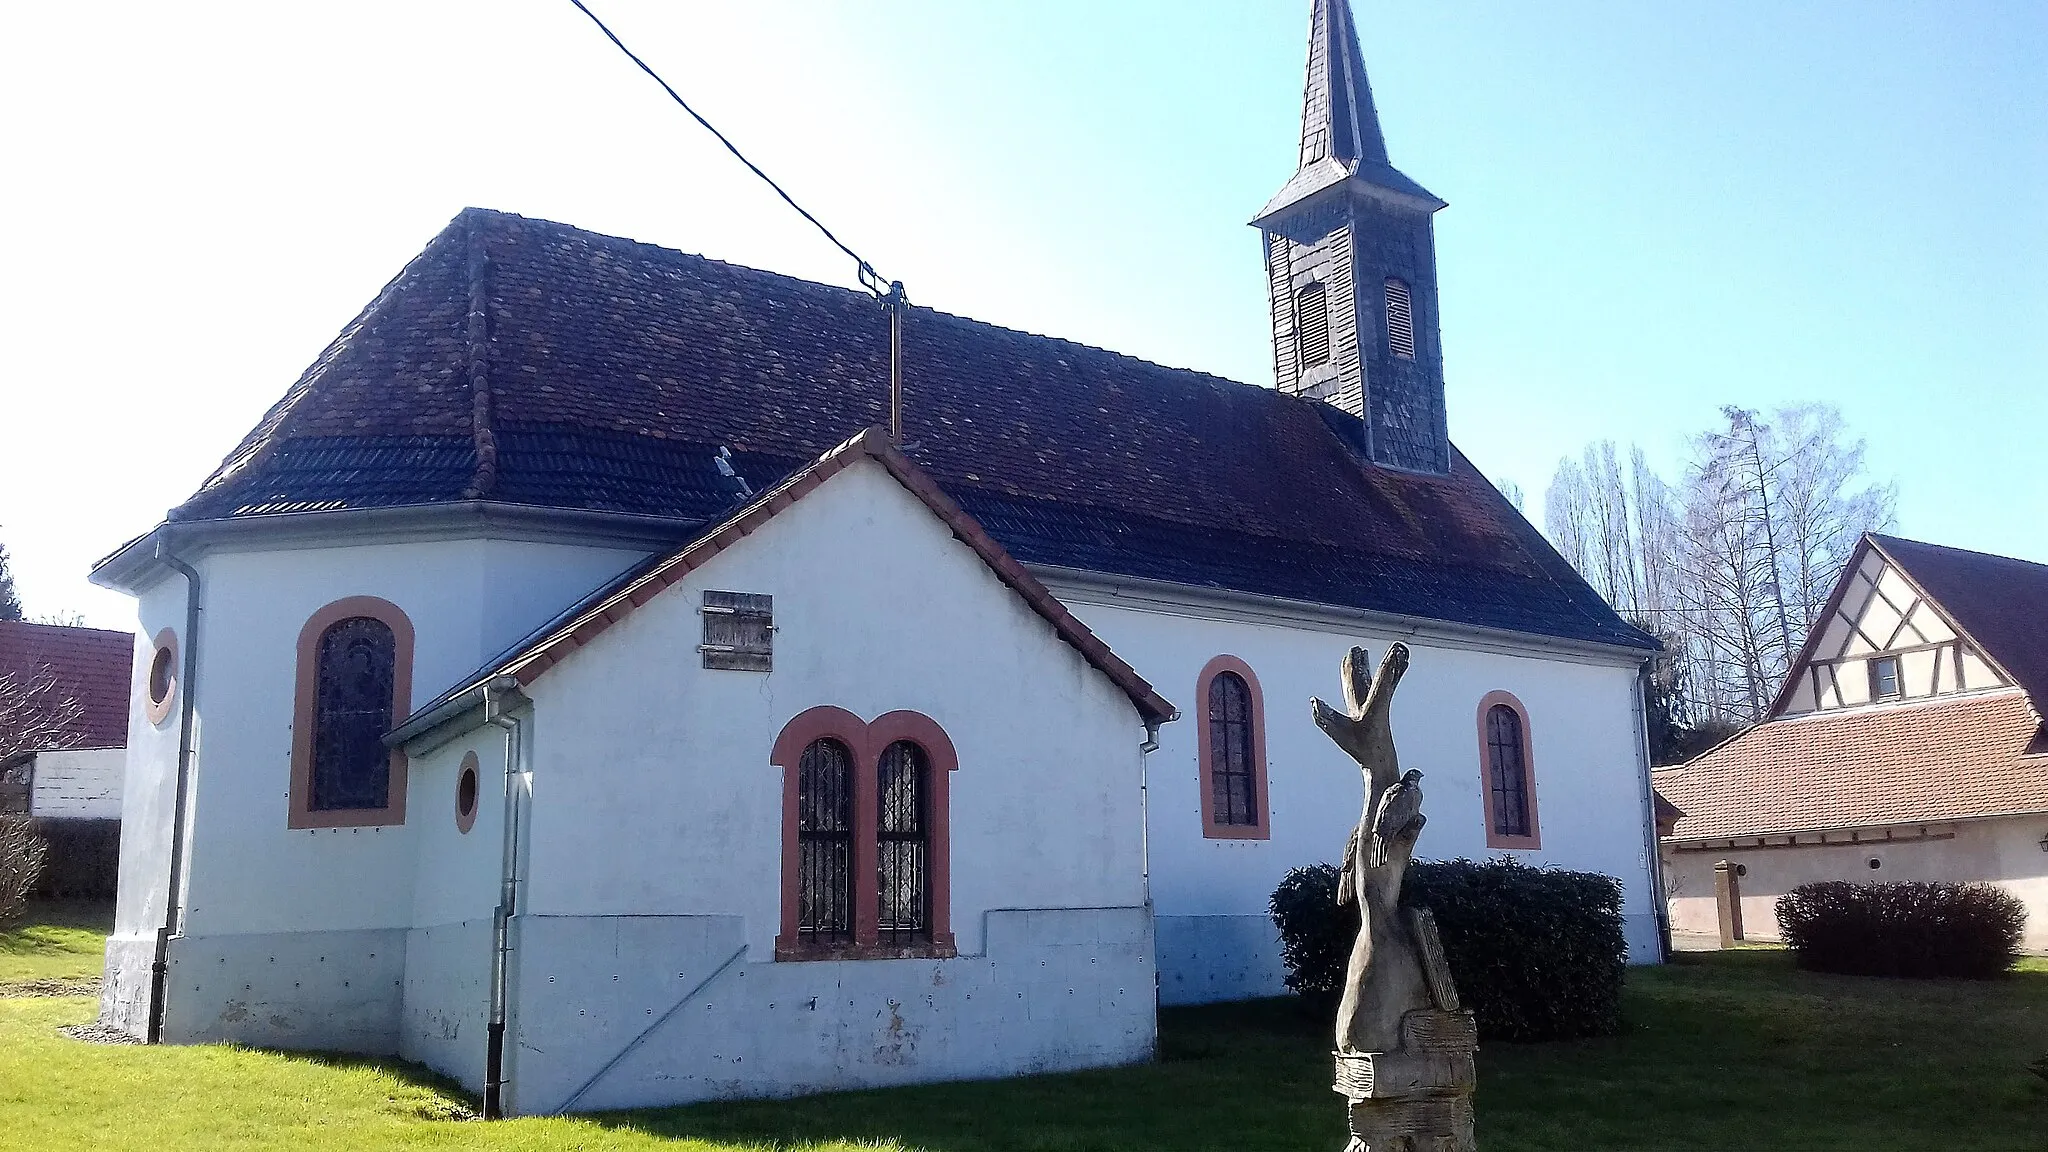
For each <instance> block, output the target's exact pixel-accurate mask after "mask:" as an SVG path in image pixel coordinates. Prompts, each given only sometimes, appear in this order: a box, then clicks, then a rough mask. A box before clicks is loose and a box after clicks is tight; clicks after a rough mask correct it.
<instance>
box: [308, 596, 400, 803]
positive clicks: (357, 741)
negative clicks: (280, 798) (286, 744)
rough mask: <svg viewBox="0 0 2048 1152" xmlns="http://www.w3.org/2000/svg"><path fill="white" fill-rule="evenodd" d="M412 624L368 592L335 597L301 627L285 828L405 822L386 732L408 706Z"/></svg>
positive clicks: (396, 762)
mask: <svg viewBox="0 0 2048 1152" xmlns="http://www.w3.org/2000/svg"><path fill="white" fill-rule="evenodd" d="M412 648H413V633H412V622H411V621H410V620H408V619H407V618H406V615H405V613H404V612H402V611H400V610H399V609H398V607H397V605H395V604H392V603H390V602H389V601H386V600H379V599H377V598H375V597H371V596H354V597H350V598H349V599H347V600H341V601H337V602H335V603H333V604H329V605H328V606H327V607H325V608H322V609H321V610H320V611H319V612H316V613H314V615H313V618H312V619H310V620H308V621H307V622H306V626H305V627H304V628H303V629H302V630H301V631H300V633H299V670H298V693H297V702H296V705H295V707H294V709H293V720H292V788H291V810H290V819H289V821H288V823H289V825H290V826H291V827H293V828H333V827H345V826H363V825H371V824H401V823H404V821H405V754H404V753H402V752H398V751H395V750H393V749H390V748H386V747H385V746H384V734H385V733H387V732H389V731H390V730H391V729H392V727H393V726H394V725H395V724H397V723H398V722H399V721H401V720H403V719H405V715H406V712H407V711H408V710H410V708H411V706H412Z"/></svg>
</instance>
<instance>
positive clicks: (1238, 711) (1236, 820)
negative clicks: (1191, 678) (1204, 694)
mask: <svg viewBox="0 0 2048 1152" xmlns="http://www.w3.org/2000/svg"><path fill="white" fill-rule="evenodd" d="M1208 735H1209V788H1210V802H1211V811H1212V812H1213V814H1214V817H1215V821H1216V823H1218V824H1229V825H1239V826H1255V825H1257V824H1258V822H1259V798H1258V797H1259V794H1258V789H1257V786H1256V781H1255V779H1254V766H1253V763H1252V692H1251V687H1250V686H1249V685H1247V684H1246V683H1245V682H1244V677H1242V676H1239V675H1238V674H1237V673H1235V672H1218V673H1217V674H1216V675H1215V676H1214V677H1212V678H1211V679H1210V680H1209V734H1208Z"/></svg>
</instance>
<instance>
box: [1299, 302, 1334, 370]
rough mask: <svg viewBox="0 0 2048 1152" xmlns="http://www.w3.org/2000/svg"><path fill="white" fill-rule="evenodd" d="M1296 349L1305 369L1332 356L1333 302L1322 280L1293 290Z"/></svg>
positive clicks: (1301, 364)
mask: <svg viewBox="0 0 2048 1152" xmlns="http://www.w3.org/2000/svg"><path fill="white" fill-rule="evenodd" d="M1294 352H1295V357H1296V360H1297V363H1298V365H1299V367H1300V369H1301V370H1304V371H1305V370H1307V369H1310V368H1313V367H1315V366H1316V365H1318V364H1322V363H1326V362H1328V360H1329V359H1330V304H1329V300H1328V299H1327V295H1326V293H1325V292H1324V290H1323V286H1322V284H1320V283H1316V284H1308V285H1304V286H1303V287H1302V288H1300V289H1299V290H1297V291H1296V292H1295V293H1294Z"/></svg>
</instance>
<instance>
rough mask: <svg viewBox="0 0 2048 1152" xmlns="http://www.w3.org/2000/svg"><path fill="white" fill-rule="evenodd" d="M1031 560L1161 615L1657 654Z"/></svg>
mask: <svg viewBox="0 0 2048 1152" xmlns="http://www.w3.org/2000/svg"><path fill="white" fill-rule="evenodd" d="M1025 567H1026V568H1028V569H1030V570H1031V572H1032V574H1033V575H1035V576H1037V577H1038V578H1039V580H1040V581H1042V582H1043V583H1045V584H1046V586H1047V587H1048V588H1049V589H1051V590H1052V591H1053V593H1054V594H1055V595H1058V596H1060V598H1061V599H1063V600H1064V599H1066V598H1067V597H1068V596H1070V595H1071V596H1074V597H1075V598H1076V599H1079V600H1083V601H1088V600H1090V599H1091V597H1090V594H1091V593H1093V594H1094V596H1095V597H1096V598H1095V599H1093V601H1092V602H1094V603H1099V604H1108V605H1122V606H1130V607H1139V608H1143V609H1144V610H1146V611H1150V612H1154V613H1160V612H1162V610H1165V611H1164V613H1163V614H1166V615H1186V614H1188V613H1187V612H1186V611H1180V612H1175V611H1173V609H1183V610H1185V609H1200V608H1213V609H1215V610H1217V611H1221V612H1235V613H1238V614H1242V615H1246V616H1251V617H1263V618H1264V619H1263V620H1262V621H1260V622H1263V623H1279V624H1282V625H1284V626H1291V627H1299V626H1301V625H1303V624H1308V625H1321V626H1324V627H1328V628H1329V629H1330V630H1332V631H1338V632H1345V631H1350V630H1352V629H1354V628H1357V627H1359V626H1361V625H1363V626H1364V627H1366V628H1368V629H1371V630H1372V631H1375V632H1380V633H1385V634H1388V635H1391V636H1396V637H1411V638H1416V639H1431V638H1434V639H1439V640H1455V641H1459V642H1462V643H1464V644H1466V645H1467V646H1468V647H1478V648H1480V649H1481V650H1490V651H1494V652H1498V653H1501V654H1505V655H1511V656H1527V655H1530V654H1532V653H1533V654H1538V655H1544V656H1551V657H1555V656H1559V655H1565V656H1575V657H1578V658H1579V659H1581V660H1583V661H1586V662H1589V663H1599V664H1624V665H1629V666H1634V665H1638V664H1640V663H1641V662H1642V661H1643V660H1645V659H1648V658H1649V656H1651V655H1653V654H1654V653H1653V651H1652V650H1650V649H1647V648H1644V647H1642V646H1639V645H1634V644H1607V643H1602V642H1600V641H1595V640H1569V639H1565V638H1563V637H1559V636H1543V635H1539V634H1537V633H1533V632H1516V631H1513V630H1511V629H1506V628H1488V627H1485V626H1483V625H1478V624H1459V623H1455V622H1452V621H1448V620H1433V619H1430V618H1428V617H1424V616H1408V615H1404V614H1401V613H1396V612H1380V611H1375V610H1373V609H1369V608H1347V607H1344V606H1341V605H1336V604H1322V603H1318V602H1316V601H1312V600H1292V599H1288V598H1286V597H1282V596H1268V595H1264V594H1262V593H1257V592H1240V591H1237V590H1236V589H1230V588H1214V587H1201V586H1197V585H1194V584H1176V583H1174V582H1173V581H1170V580H1152V579H1148V578H1146V577H1142V576H1119V575H1112V574H1109V573H1104V572H1094V571H1090V570H1088V569H1085V568H1067V567H1063V566H1060V565H1056V564H1026V565H1025Z"/></svg>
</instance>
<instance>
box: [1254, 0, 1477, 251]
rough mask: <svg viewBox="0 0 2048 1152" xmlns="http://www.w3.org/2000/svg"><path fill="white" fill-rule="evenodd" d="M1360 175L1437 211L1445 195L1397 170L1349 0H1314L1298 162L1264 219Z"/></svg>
mask: <svg viewBox="0 0 2048 1152" xmlns="http://www.w3.org/2000/svg"><path fill="white" fill-rule="evenodd" d="M1347 180H1355V181H1357V182H1359V183H1361V184H1364V185H1368V186H1370V188H1371V189H1373V190H1377V191H1380V192H1382V193H1393V194H1394V195H1395V196H1396V197H1398V198H1401V199H1405V200H1408V201H1410V202H1412V203H1415V204H1416V205H1417V206H1419V207H1423V208H1426V209H1428V210H1429V211H1435V210H1436V209H1438V208H1441V207H1443V206H1444V202H1443V201H1442V200H1439V199H1437V198H1436V196H1434V195H1432V194H1431V193H1430V191H1429V190H1428V189H1427V188H1424V187H1423V186H1422V185H1420V184H1417V183H1416V182H1415V181H1413V180H1410V179H1409V178H1408V177H1406V176H1404V175H1402V174H1401V173H1400V172H1399V171H1396V170H1395V168H1394V166H1393V164H1392V163H1390V162H1389V161H1388V159H1387V140H1386V137H1385V136H1383V135H1381V134H1380V115H1379V110H1378V109H1377V108H1375V107H1374V106H1373V102H1372V84H1371V83H1370V82H1369V81H1368V80H1367V79H1366V76H1365V54H1364V53H1363V52H1361V51H1360V50H1359V47H1358V29H1357V28H1356V27H1355V26H1354V25H1353V24H1352V21H1351V5H1350V3H1349V2H1348V0H1311V4H1310V7H1309V19H1308V75H1307V80H1306V83H1304V84H1303V86H1302V94H1301V166H1300V168H1299V169H1298V170H1297V171H1296V172H1295V173H1294V177H1293V179H1290V180H1289V181H1288V182H1287V184H1286V185H1285V186H1284V187H1282V188H1281V189H1280V192H1279V194H1278V195H1276V196H1274V197H1273V199H1272V200H1271V201H1270V202H1268V203H1267V205H1266V206H1265V207H1264V208H1263V209H1261V210H1260V211H1259V215H1258V218H1257V219H1255V220H1253V221H1252V223H1254V224H1263V223H1264V222H1265V221H1267V220H1270V219H1271V218H1272V217H1274V216H1276V215H1278V214H1279V213H1280V212H1282V211H1283V210H1285V209H1287V208H1291V207H1293V206H1294V205H1296V204H1299V203H1301V202H1302V201H1304V200H1307V199H1309V198H1310V197H1311V196H1314V195H1316V194H1317V193H1319V192H1322V191H1323V190H1325V189H1327V188H1330V187H1332V186H1333V185H1337V184H1341V183H1344V182H1345V181H1347Z"/></svg>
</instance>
